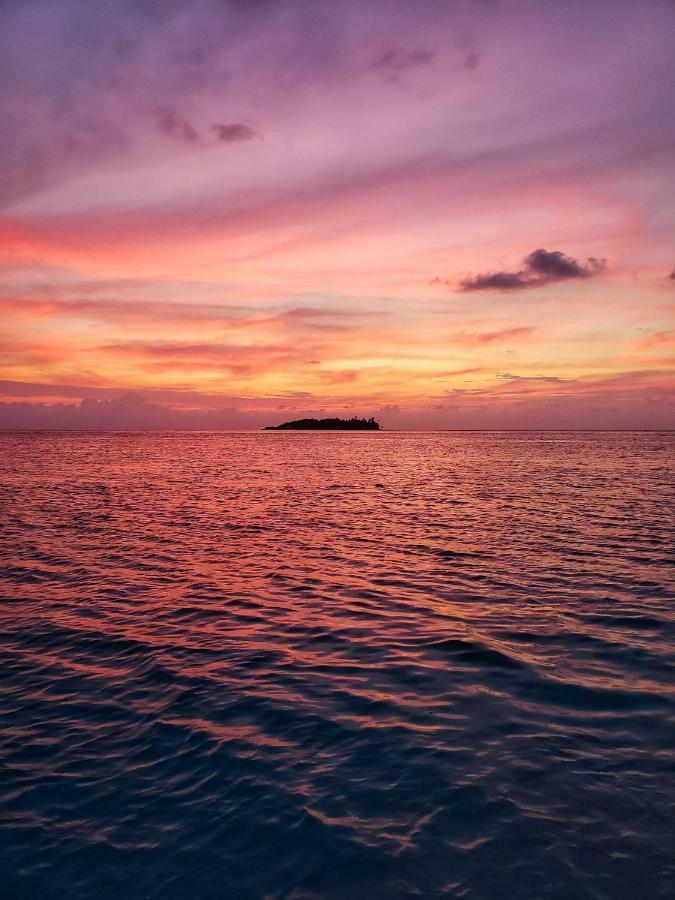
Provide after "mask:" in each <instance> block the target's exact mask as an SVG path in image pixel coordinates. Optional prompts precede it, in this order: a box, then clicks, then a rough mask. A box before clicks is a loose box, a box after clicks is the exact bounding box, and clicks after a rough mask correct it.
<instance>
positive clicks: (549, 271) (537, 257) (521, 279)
mask: <svg viewBox="0 0 675 900" xmlns="http://www.w3.org/2000/svg"><path fill="white" fill-rule="evenodd" d="M606 268H607V264H606V262H605V260H604V259H596V258H595V257H593V256H591V257H589V258H588V259H587V260H586V262H585V263H580V262H578V260H576V259H574V258H573V257H571V256H567V255H566V254H565V253H563V252H562V251H561V250H544V249H542V248H539V249H537V250H533V251H532V253H530V254H529V255H528V256H526V257H525V259H524V260H523V267H522V268H521V269H518V270H517V271H514V272H509V271H504V270H500V271H496V272H479V273H478V274H477V275H469V276H468V277H467V278H464V279H462V281H460V283H459V285H458V286H457V287H456V288H455V290H457V291H460V292H462V293H466V292H469V291H516V290H520V289H522V288H530V287H538V286H540V285H545V284H553V283H555V282H558V281H569V280H573V279H577V278H591V277H592V276H593V275H597V274H598V273H600V272H604V271H605V269H606ZM434 283H440V284H448V283H449V282H448V281H446V280H443V279H438V278H436V279H434Z"/></svg>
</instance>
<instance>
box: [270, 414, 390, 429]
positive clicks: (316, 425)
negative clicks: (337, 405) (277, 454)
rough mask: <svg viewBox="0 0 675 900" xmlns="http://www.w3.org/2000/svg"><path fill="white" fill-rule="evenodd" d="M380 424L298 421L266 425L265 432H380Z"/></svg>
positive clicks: (372, 420)
mask: <svg viewBox="0 0 675 900" xmlns="http://www.w3.org/2000/svg"><path fill="white" fill-rule="evenodd" d="M379 430H380V423H379V422H376V421H375V419H373V418H372V417H371V418H370V419H357V418H352V419H296V420H295V421H293V422H282V424H281V425H266V426H265V427H264V428H263V431H379Z"/></svg>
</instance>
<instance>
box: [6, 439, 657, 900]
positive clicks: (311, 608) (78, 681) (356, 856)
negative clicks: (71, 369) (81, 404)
mask: <svg viewBox="0 0 675 900" xmlns="http://www.w3.org/2000/svg"><path fill="white" fill-rule="evenodd" d="M0 460H1V464H0V468H1V473H0V502H1V504H2V519H1V522H2V525H1V531H0V540H1V541H2V548H3V553H2V569H1V573H0V593H1V594H2V604H1V605H0V729H1V731H0V897H2V898H3V900H6V898H12V900H14V898H17V900H56V898H59V900H80V898H82V900H109V898H110V900H120V898H123V900H141V898H143V900H145V898H153V900H155V898H156V900H202V898H203V900H215V898H232V900H240V898H241V900H246V898H260V900H263V898H266V900H273V898H293V900H305V898H307V900H309V898H359V900H361V898H381V900H398V898H440V897H444V898H445V897H461V898H476V900H479V898H480V900H492V898H518V900H520V898H523V900H537V898H561V900H562V898H565V900H567V898H574V900H579V898H611V900H615V898H635V900H638V898H639V900H650V898H669V900H670V898H672V897H673V896H675V858H674V854H675V802H674V800H675V766H674V747H675V717H674V715H673V714H674V712H675V693H674V688H675V662H674V649H675V614H674V603H673V600H674V599H675V578H674V575H675V569H674V566H673V561H674V560H675V537H674V528H673V526H674V513H673V510H674V508H675V486H674V481H675V478H674V470H675V434H673V433H670V434H667V433H661V434H655V433H651V434H650V433H643V434H637V433H636V434H627V433H595V434H593V433H583V434H582V433H550V432H549V433H523V434H518V433H435V434H412V433H408V434H404V433H379V434H378V433H375V434H363V433H362V434H359V433H354V434H318V433H304V434H302V433H274V432H271V433H260V434H211V433H209V434H207V433H204V434H175V433H165V434H66V433H53V434H7V433H5V434H3V435H1V436H0Z"/></svg>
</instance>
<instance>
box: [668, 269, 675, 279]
mask: <svg viewBox="0 0 675 900" xmlns="http://www.w3.org/2000/svg"><path fill="white" fill-rule="evenodd" d="M668 278H669V280H670V281H675V269H673V271H672V272H671V273H670V275H669V276H668Z"/></svg>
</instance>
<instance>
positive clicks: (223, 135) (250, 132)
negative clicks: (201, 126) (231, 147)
mask: <svg viewBox="0 0 675 900" xmlns="http://www.w3.org/2000/svg"><path fill="white" fill-rule="evenodd" d="M211 130H212V131H213V132H214V133H215V135H216V140H218V141H220V142H221V143H222V144H238V143H240V142H241V141H250V140H252V139H253V138H255V137H258V132H257V131H256V130H255V129H254V128H251V126H250V125H245V124H244V123H243V122H228V123H225V124H223V125H220V124H216V125H213V126H212V127H211Z"/></svg>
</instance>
